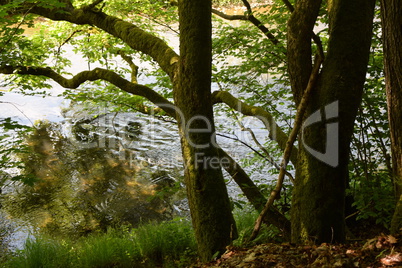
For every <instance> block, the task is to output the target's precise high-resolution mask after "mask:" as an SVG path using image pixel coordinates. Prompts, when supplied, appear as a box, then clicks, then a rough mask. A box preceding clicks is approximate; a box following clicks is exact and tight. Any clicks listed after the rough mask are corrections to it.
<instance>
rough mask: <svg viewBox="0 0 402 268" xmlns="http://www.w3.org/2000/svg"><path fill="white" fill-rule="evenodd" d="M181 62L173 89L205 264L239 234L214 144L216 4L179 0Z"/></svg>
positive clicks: (198, 237)
mask: <svg viewBox="0 0 402 268" xmlns="http://www.w3.org/2000/svg"><path fill="white" fill-rule="evenodd" d="M179 16H180V55H181V57H180V62H179V74H178V78H177V80H176V83H175V88H174V99H175V103H176V106H177V111H176V112H177V118H178V124H179V133H180V137H181V144H182V154H183V160H184V164H185V177H186V180H185V181H186V187H187V196H188V200H189V205H190V211H191V217H192V222H193V227H194V230H195V235H196V239H197V244H198V251H199V254H200V256H201V258H202V260H203V261H208V260H210V259H211V257H212V256H213V255H214V254H216V252H218V251H219V252H220V253H223V251H224V250H225V247H226V246H227V245H228V244H229V243H230V242H231V239H232V238H233V237H234V236H236V225H235V222H234V219H233V216H232V213H231V206H230V202H229V197H228V194H227V189H226V185H225V182H224V180H223V175H222V171H221V166H220V163H219V156H218V152H217V147H216V146H214V144H215V127H214V121H213V111H212V102H211V61H212V54H211V53H212V52H211V49H212V41H211V32H212V26H211V1H208V0H191V1H189V0H182V1H179Z"/></svg>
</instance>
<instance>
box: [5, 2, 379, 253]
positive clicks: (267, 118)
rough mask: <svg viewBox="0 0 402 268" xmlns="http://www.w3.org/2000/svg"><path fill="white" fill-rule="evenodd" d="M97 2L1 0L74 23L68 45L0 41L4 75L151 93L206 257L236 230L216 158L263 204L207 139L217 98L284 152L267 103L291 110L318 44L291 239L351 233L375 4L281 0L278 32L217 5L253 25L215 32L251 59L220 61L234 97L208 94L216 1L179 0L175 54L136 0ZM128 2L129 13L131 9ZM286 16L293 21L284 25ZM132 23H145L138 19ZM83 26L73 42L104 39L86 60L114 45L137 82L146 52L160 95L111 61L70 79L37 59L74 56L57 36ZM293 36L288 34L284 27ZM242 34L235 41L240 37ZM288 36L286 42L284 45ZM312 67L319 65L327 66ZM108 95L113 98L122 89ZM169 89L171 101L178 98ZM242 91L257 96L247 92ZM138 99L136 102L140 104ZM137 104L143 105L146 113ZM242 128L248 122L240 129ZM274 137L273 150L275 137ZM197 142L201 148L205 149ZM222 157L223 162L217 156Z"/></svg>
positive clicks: (283, 224) (299, 152)
mask: <svg viewBox="0 0 402 268" xmlns="http://www.w3.org/2000/svg"><path fill="white" fill-rule="evenodd" d="M101 2H102V1H99V0H98V1H94V2H93V3H91V4H87V3H85V4H83V5H80V4H81V3H77V2H72V1H67V0H65V1H55V0H53V1H47V2H39V3H37V2H35V4H32V3H31V2H30V1H26V2H24V3H23V4H13V2H12V1H7V0H1V1H0V3H1V4H2V7H3V8H4V9H3V10H5V11H3V12H4V13H5V14H6V15H8V16H10V17H11V18H13V15H16V14H28V13H32V14H37V15H39V16H43V17H46V18H48V19H50V20H53V21H65V22H68V23H71V24H72V25H77V26H74V27H72V26H71V25H69V27H70V28H69V32H68V33H65V35H64V36H62V37H61V41H60V40H59V39H57V40H58V41H59V43H58V44H56V45H55V44H51V43H46V44H44V43H41V42H44V41H43V39H44V38H42V39H39V40H33V41H31V43H29V42H27V41H25V39H24V38H22V37H20V36H18V38H17V37H16V38H10V39H3V41H4V42H3V43H4V46H3V47H4V48H3V50H2V52H3V53H2V55H1V56H2V58H1V59H2V61H1V64H0V73H3V74H9V75H11V76H10V77H18V79H20V80H18V81H17V82H20V83H21V84H24V85H27V84H30V85H32V83H27V82H26V81H25V80H24V79H28V78H26V77H28V75H30V77H33V78H32V79H33V81H34V82H35V83H36V84H34V86H38V85H42V84H43V81H42V80H40V79H42V78H43V79H44V78H50V79H53V80H54V81H56V82H57V83H59V84H60V85H62V86H63V87H65V88H71V89H75V88H78V87H79V86H81V85H82V84H83V83H85V82H88V81H96V80H103V81H107V82H108V83H110V84H111V85H113V86H114V87H115V88H119V89H120V90H122V91H125V92H128V93H130V94H132V95H137V96H140V97H144V98H146V99H147V100H148V101H150V102H152V103H154V104H155V105H156V106H158V107H159V108H160V110H163V111H164V113H165V114H166V115H168V116H170V117H172V118H175V119H176V120H177V121H178V123H179V124H178V126H179V132H180V135H181V141H182V149H183V150H182V151H183V158H184V160H185V165H186V177H187V178H186V181H187V187H188V195H189V200H190V203H191V204H190V206H191V209H192V212H191V213H192V215H193V223H194V227H195V230H196V234H197V240H198V243H199V248H200V253H201V255H202V258H203V259H204V260H206V259H208V258H210V257H211V256H212V255H213V254H214V253H215V251H218V250H222V248H223V247H224V245H225V244H227V243H228V242H229V241H230V239H231V238H234V237H235V228H234V226H233V220H232V216H231V214H230V211H229V207H228V199H227V194H225V193H224V191H225V185H224V183H223V180H222V175H221V171H220V167H216V166H215V163H216V164H221V166H222V167H223V168H224V169H225V170H226V171H228V173H229V174H230V175H231V176H232V178H233V180H234V181H236V182H237V183H238V184H239V186H240V188H241V189H242V190H243V192H244V195H245V196H246V197H247V198H248V199H249V200H250V202H251V203H252V204H253V206H254V207H255V208H256V209H258V210H261V209H262V207H263V204H264V203H265V201H266V198H265V197H264V195H263V194H262V193H261V191H259V189H258V187H257V186H256V185H255V183H254V182H253V181H252V180H251V179H250V177H249V176H248V175H247V174H246V172H244V170H243V169H242V168H240V166H239V165H238V163H236V162H235V160H234V159H233V158H232V157H230V156H229V155H228V154H227V153H226V152H225V151H224V150H222V149H221V148H219V147H218V146H211V145H214V143H215V134H214V133H215V126H214V124H213V115H212V105H214V106H215V105H218V104H224V105H225V107H229V108H230V109H231V111H233V113H235V112H236V113H238V114H241V115H244V116H253V117H255V118H258V119H259V120H260V121H261V122H262V124H263V125H264V127H265V128H266V129H267V130H268V131H269V134H268V138H269V139H270V140H272V141H273V142H275V143H276V144H277V147H278V148H279V150H285V147H286V141H287V140H288V137H287V134H286V132H287V131H286V126H284V124H280V123H277V122H276V121H275V115H278V113H276V114H275V111H272V110H274V109H270V107H269V104H272V102H274V101H272V100H270V98H271V96H272V97H275V96H276V97H277V100H278V102H284V101H289V102H292V103H291V104H289V105H288V107H287V108H289V109H290V110H292V111H293V110H294V106H298V105H299V103H300V102H301V98H302V96H303V93H304V91H305V89H306V87H307V84H308V81H309V78H310V75H311V73H312V70H313V67H314V66H313V62H314V60H313V57H314V56H313V55H314V53H313V52H314V51H316V52H317V53H318V55H319V57H321V59H322V60H323V64H322V68H321V69H320V72H319V74H318V81H317V82H316V84H314V88H313V92H312V94H311V96H310V97H309V100H308V106H307V114H306V116H305V120H304V121H305V123H304V127H303V128H302V131H301V132H300V134H299V138H298V146H297V147H296V146H293V147H292V154H291V155H290V161H291V162H292V163H293V165H294V166H295V168H296V178H295V185H294V191H293V197H292V200H293V201H292V213H291V217H292V240H293V241H294V242H305V241H307V240H314V241H315V242H318V243H320V242H342V241H344V239H345V220H344V198H345V189H346V184H347V182H348V159H349V153H350V140H351V136H352V133H353V125H354V120H355V117H356V113H357V110H358V108H359V106H360V102H361V99H362V94H363V85H364V80H365V76H366V70H367V62H368V56H369V49H370V42H371V33H372V24H373V13H374V5H375V0H357V1H347V0H334V1H329V3H328V5H325V4H324V3H323V2H322V1H312V0H298V1H296V5H295V6H294V7H293V5H292V4H291V3H290V2H289V1H285V0H283V1H277V2H276V5H277V6H279V7H278V8H277V10H276V11H277V13H275V10H274V11H272V13H273V14H275V17H279V19H278V20H276V21H275V23H273V24H272V27H277V28H276V29H275V30H276V31H275V32H274V33H275V34H274V33H273V31H270V29H268V28H267V27H265V26H264V25H265V24H268V23H263V22H261V21H260V20H258V18H257V16H258V12H254V11H253V9H252V8H251V6H250V4H249V2H248V1H247V0H243V3H244V5H245V7H246V10H247V12H246V13H245V14H244V15H235V16H229V15H226V14H224V13H222V12H219V11H217V10H212V12H213V13H214V14H217V15H218V16H221V17H223V18H225V19H230V20H243V21H247V22H250V23H252V25H254V26H255V27H254V28H250V27H249V26H247V27H244V28H239V29H235V30H228V29H227V28H225V29H222V31H223V35H224V37H225V38H224V39H223V38H222V39H219V38H217V41H216V47H217V48H216V49H217V50H218V49H219V48H220V47H219V45H222V44H227V45H228V46H230V47H229V48H230V49H229V48H228V47H223V46H222V47H223V48H222V49H221V50H220V51H219V52H218V54H219V56H221V57H223V58H224V57H226V56H231V55H234V56H237V57H243V59H247V60H244V62H243V64H242V65H241V66H240V67H239V68H236V66H229V67H227V68H223V70H222V71H221V72H219V71H214V79H215V80H214V81H215V82H217V83H219V85H223V87H224V86H225V84H230V83H231V82H232V81H233V80H232V79H234V78H236V79H237V80H236V83H232V84H233V85H240V86H239V87H242V86H243V88H244V89H243V88H242V89H241V90H239V91H242V90H243V92H246V93H247V94H245V95H246V96H245V97H242V98H236V97H235V96H233V94H231V93H233V91H232V92H229V91H230V90H229V89H226V88H222V90H219V91H215V92H213V93H212V95H211V94H210V82H211V80H210V74H211V66H210V61H211V54H210V53H211V52H210V50H211V45H210V35H211V26H210V14H209V13H210V11H211V8H210V3H209V2H204V1H181V2H179V3H178V6H179V13H180V20H179V23H180V33H181V34H180V43H181V49H180V56H179V55H177V54H176V53H175V51H174V50H173V49H171V48H170V47H169V46H168V45H167V44H166V43H165V42H164V41H163V40H162V39H161V38H158V37H156V36H155V35H153V34H151V33H149V32H147V31H145V30H144V29H147V28H146V27H147V24H146V23H143V18H142V17H141V16H142V14H143V13H144V10H142V9H141V8H142V6H140V5H139V4H138V3H136V4H138V7H137V6H135V9H136V10H135V11H136V12H134V10H131V11H132V12H131V13H130V14H129V15H130V16H128V15H127V16H126V14H128V13H129V12H128V11H127V13H125V12H124V11H125V9H124V8H123V7H122V6H121V3H122V2H121V1H113V2H111V3H112V4H115V5H116V7H119V10H120V11H121V12H119V13H118V16H119V17H121V18H117V17H115V16H112V15H109V14H108V12H113V9H112V8H110V7H111V6H113V5H106V4H105V5H101ZM123 2H124V1H123ZM190 2H191V3H190ZM119 4H120V6H119ZM142 4H143V1H141V5H142ZM155 4H161V3H159V2H158V3H155ZM144 5H145V4H144ZM131 7H133V9H134V5H131ZM170 8H172V7H167V6H164V4H163V3H162V4H161V6H160V9H161V10H164V9H168V10H169V11H171V12H170V13H169V12H166V16H167V17H169V16H170V15H169V14H175V11H173V10H171V9H170ZM153 9H155V8H153ZM172 9H173V8H172ZM207 13H208V14H207ZM278 14H279V15H278ZM327 14H328V16H329V19H328V21H325V23H328V25H329V32H328V34H327V35H326V36H324V37H325V38H328V42H322V43H323V44H322V43H321V40H320V38H319V37H318V36H317V35H316V34H313V29H314V25H315V23H317V21H318V19H324V20H326V15H327ZM273 16H274V15H273ZM14 17H15V16H14ZM173 20H174V19H173ZM279 22H281V23H279ZM286 22H287V25H288V26H287V29H284V28H281V27H282V26H283V25H286ZM137 23H138V24H139V25H141V27H137V26H136V24H137ZM11 26H12V24H10V25H9V26H8V27H6V29H5V30H4V31H3V32H5V33H8V34H9V35H11V36H14V33H15V32H16V31H14V32H13V30H12V29H13V28H12V27H11ZM169 27H171V26H169ZM81 32H83V35H82V36H81V39H79V38H77V40H78V41H75V42H76V45H78V46H80V45H79V44H78V43H79V42H80V43H83V42H82V40H83V38H88V39H90V38H89V37H91V38H94V40H95V37H92V36H98V37H100V38H98V39H96V40H97V41H96V42H95V41H94V42H91V43H90V45H88V46H86V47H85V50H84V49H83V50H82V51H83V53H84V54H85V55H87V56H88V58H89V60H90V61H98V62H101V61H103V62H104V61H105V58H106V59H107V58H108V57H109V58H110V57H111V56H110V55H108V53H109V54H112V55H113V56H116V55H120V56H121V57H123V59H125V60H126V61H127V62H128V63H129V65H130V68H131V69H130V72H131V75H132V78H135V77H136V75H137V68H135V65H134V64H132V63H133V62H132V60H131V59H130V58H128V57H127V56H128V55H131V54H132V53H133V52H134V51H138V52H141V53H143V54H144V55H146V56H147V57H150V58H151V59H152V60H153V61H155V62H156V63H157V64H158V65H159V67H160V70H162V71H163V73H165V74H166V76H162V78H161V81H162V83H163V84H164V86H165V88H164V90H165V92H164V91H163V90H159V91H158V90H157V88H156V87H155V88H154V89H151V88H150V87H149V86H146V85H141V84H139V83H138V82H136V79H131V81H128V80H127V79H125V78H124V77H123V75H120V73H119V72H122V71H121V70H120V69H118V68H111V67H110V66H109V65H107V61H106V64H103V66H106V67H107V68H106V67H105V68H100V67H98V68H95V69H92V70H87V71H83V72H80V73H78V74H75V75H74V76H73V77H72V78H69V79H67V78H65V77H63V76H62V67H61V66H60V65H56V66H55V68H50V67H49V66H47V65H46V64H44V62H45V56H44V55H43V53H42V54H41V53H36V54H34V55H32V54H33V52H32V51H33V47H35V48H37V49H38V50H40V49H42V50H43V47H46V46H47V47H48V48H52V50H53V51H55V55H56V57H57V58H60V61H63V60H64V61H65V62H67V60H66V59H62V57H60V53H59V50H60V47H61V46H62V45H59V44H60V43H61V44H65V43H68V42H71V43H72V42H74V41H73V40H74V37H75V36H76V35H79V34H80V33H81ZM286 32H287V36H286V35H284V33H286ZM235 33H238V34H235ZM251 33H252V34H251ZM239 35H242V36H244V38H249V39H250V40H248V42H246V41H245V39H241V38H239ZM19 38H21V39H19ZM236 38H238V39H239V42H234V41H235V40H236ZM253 39H254V40H253ZM262 39H263V40H262ZM285 39H286V40H285ZM312 39H313V40H314V43H312V41H311V40H312ZM256 40H257V41H259V43H258V44H259V45H258V46H254V47H252V48H250V45H249V43H250V42H253V41H256ZM260 40H261V41H260ZM236 41H237V40H236ZM285 41H286V43H287V47H285V45H284V44H285ZM24 42H25V43H24ZM35 42H36V43H35ZM200 43H202V44H200ZM23 45H24V46H23ZM325 45H326V46H325ZM82 46H83V45H82ZM105 47H106V48H107V50H106V51H104V49H105ZM5 51H15V52H14V53H15V54H16V55H14V56H12V57H11V56H9V55H7V54H6V53H4V52H5ZM30 53H31V54H30ZM21 55H23V56H21ZM260 59H261V60H260ZM257 60H260V61H258V64H255V63H254V64H253V62H254V61H257ZM65 62H64V63H65ZM315 67H316V69H317V68H318V67H320V66H315ZM267 69H270V70H271V69H274V71H273V73H275V74H276V75H278V76H279V78H277V79H275V81H274V83H277V84H279V85H283V88H284V89H281V90H278V91H275V89H272V85H268V86H266V87H263V86H262V85H261V84H260V83H259V81H258V79H257V77H258V76H260V75H262V74H266V72H267ZM123 74H124V72H123ZM250 74H252V75H250ZM288 78H289V79H288ZM288 85H289V86H290V87H291V90H290V92H288V90H287V87H286V86H288ZM172 88H173V90H172ZM250 88H251V89H250ZM236 89H237V88H236ZM113 92H114V93H113V94H115V91H113ZM172 93H173V100H174V104H173V103H172V101H171V100H172ZM249 93H252V94H249ZM247 95H252V97H249V98H248V97H247ZM113 96H114V95H113ZM278 96H279V97H278ZM131 100H132V99H130V101H131ZM138 107H139V105H138V106H136V108H138ZM320 109H323V111H324V110H325V118H324V119H328V120H321V118H320V116H319V115H320V113H319V112H318V113H317V111H319V110H320ZM155 110H158V109H155ZM142 111H143V112H145V113H146V112H147V110H146V109H142ZM292 118H293V116H292V115H290V116H289V115H288V119H290V120H291V119H292ZM334 120H337V122H334ZM327 121H328V122H327ZM242 128H244V129H246V128H245V127H243V126H242ZM195 130H198V131H197V132H196V131H195ZM338 130H339V131H338ZM254 141H255V143H256V144H257V145H258V146H259V148H263V149H264V150H263V152H264V154H265V156H266V158H267V159H271V158H270V155H269V153H270V152H269V151H268V150H267V149H266V148H265V147H264V145H266V144H264V145H263V144H261V143H259V142H258V141H257V140H254ZM267 144H268V145H270V146H271V144H269V142H267ZM194 145H201V148H200V147H199V146H194ZM204 146H205V147H204ZM196 156H197V157H201V158H202V160H201V161H197V160H200V159H199V158H198V159H196ZM217 156H219V158H216V157H217ZM204 160H207V161H204ZM271 162H272V161H271ZM197 164H203V169H197V168H196V167H197ZM204 164H205V167H206V168H204ZM216 200H219V201H221V202H222V206H221V207H218V206H216V205H217V204H214V202H216ZM200 202H205V203H200ZM207 204H208V205H207ZM202 206H210V207H208V208H211V210H210V211H208V210H206V209H205V207H202ZM266 221H267V222H269V223H273V224H275V225H276V226H278V227H279V228H281V229H282V230H284V232H285V233H289V231H290V227H289V221H288V220H287V219H286V217H285V216H283V215H282V214H280V213H279V212H278V210H277V209H276V208H271V209H270V211H269V213H268V215H267V217H266ZM212 226H214V228H212ZM215 228H216V229H215Z"/></svg>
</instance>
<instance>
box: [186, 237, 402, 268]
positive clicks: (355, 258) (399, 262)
mask: <svg viewBox="0 0 402 268" xmlns="http://www.w3.org/2000/svg"><path fill="white" fill-rule="evenodd" d="M193 267H194V268H195V267H199V268H205V267H237V268H241V267H244V268H246V267H247V268H248V267H250V268H263V267H264V268H265V267H402V236H398V237H395V236H391V235H384V234H383V235H380V236H377V237H375V238H372V239H368V240H364V241H354V242H350V243H348V244H340V245H334V244H321V245H304V246H301V245H293V244H290V243H283V244H262V245H258V246H255V247H252V248H235V247H228V249H227V251H226V253H225V254H223V255H222V256H221V257H220V258H219V259H217V260H215V261H213V262H210V263H207V264H202V265H198V266H197V265H195V266H193Z"/></svg>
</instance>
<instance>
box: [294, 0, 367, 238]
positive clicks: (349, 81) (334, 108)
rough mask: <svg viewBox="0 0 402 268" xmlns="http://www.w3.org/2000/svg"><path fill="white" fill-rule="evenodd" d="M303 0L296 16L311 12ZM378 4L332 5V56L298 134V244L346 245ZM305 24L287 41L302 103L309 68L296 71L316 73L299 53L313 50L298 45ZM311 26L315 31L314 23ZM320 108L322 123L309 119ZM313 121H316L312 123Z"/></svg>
mask: <svg viewBox="0 0 402 268" xmlns="http://www.w3.org/2000/svg"><path fill="white" fill-rule="evenodd" d="M302 2H306V1H298V2H297V5H296V7H295V12H294V13H293V14H298V13H297V12H298V10H297V9H298V8H300V7H299V6H301V7H303V8H302V10H301V11H299V12H302V11H303V10H304V12H307V11H305V8H306V6H309V5H308V4H306V3H304V4H303V3H302ZM307 2H308V1H307ZM313 2H314V1H313ZM374 3H375V0H356V1H350V0H334V1H332V3H331V9H330V11H329V13H330V25H329V26H330V32H329V35H330V38H329V42H328V47H327V55H326V57H325V61H324V63H323V68H322V71H321V74H320V79H319V81H318V84H317V88H316V89H315V93H314V94H313V95H312V98H311V100H310V102H309V105H308V108H307V113H306V119H308V120H309V121H304V122H305V125H304V127H303V128H302V130H301V133H300V134H299V153H298V164H297V168H296V179H295V187H294V192H293V200H292V212H291V217H292V241H293V242H296V243H304V242H307V241H314V242H316V243H322V242H330V243H331V242H344V241H345V220H344V202H345V201H344V199H345V189H346V182H347V180H348V162H349V150H350V140H351V135H352V133H353V124H354V120H355V117H356V113H357V110H358V107H359V105H360V102H361V98H362V94H363V85H364V80H365V75H366V70H367V63H368V56H369V51H370V43H371V34H372V23H373V15H374ZM292 16H293V15H292ZM309 21H310V20H309ZM303 25H304V24H303V23H299V20H296V18H294V19H292V20H291V21H290V22H289V28H290V30H289V32H290V34H291V35H292V36H291V37H290V38H292V39H294V40H293V41H292V42H289V43H288V50H289V51H288V55H291V57H290V58H289V65H290V68H292V73H293V75H292V76H291V79H292V80H294V81H291V82H292V87H293V88H292V89H293V92H294V94H295V100H296V102H297V101H298V100H300V96H301V95H302V92H301V91H300V90H303V88H302V85H303V84H304V83H305V80H306V78H305V74H304V70H300V71H297V70H296V68H297V66H299V68H300V69H303V68H304V69H310V70H311V68H310V64H311V63H310V62H311V59H310V60H309V59H308V58H306V57H305V55H300V54H303V53H305V52H307V53H309V51H310V50H309V49H308V46H307V45H306V44H305V42H306V40H304V41H303V39H302V38H300V40H299V41H297V40H298V39H299V37H298V36H297V35H296V33H297V32H298V28H299V27H307V26H303ZM308 27H310V28H311V27H312V26H311V21H310V23H309V24H308ZM307 30H308V29H303V33H307ZM309 30H312V28H311V29H309ZM309 38H311V35H310V36H309ZM295 40H296V41H297V42H296V41H295ZM309 42H310V46H311V41H309ZM297 44H299V47H298V46H297ZM298 57H300V58H298ZM309 61H310V62H309ZM298 72H299V73H298ZM320 110H322V111H321V113H320V112H318V113H316V114H315V116H316V117H318V119H317V120H312V119H314V115H313V117H310V118H309V117H308V116H309V115H312V114H313V113H314V112H316V111H320ZM322 112H324V113H322ZM314 121H316V123H314V124H313V123H310V122H314ZM338 127H339V128H338ZM312 153H313V154H315V156H314V155H312Z"/></svg>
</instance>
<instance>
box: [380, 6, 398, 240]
mask: <svg viewBox="0 0 402 268" xmlns="http://www.w3.org/2000/svg"><path fill="white" fill-rule="evenodd" d="M381 13H382V28H383V39H384V69H385V85H386V91H387V102H388V119H389V127H390V130H391V148H392V169H393V179H394V184H395V195H396V199H397V205H396V209H395V212H394V216H393V218H392V222H391V232H392V233H399V232H401V228H402V46H401V44H402V5H401V2H400V1H397V0H382V1H381Z"/></svg>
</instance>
